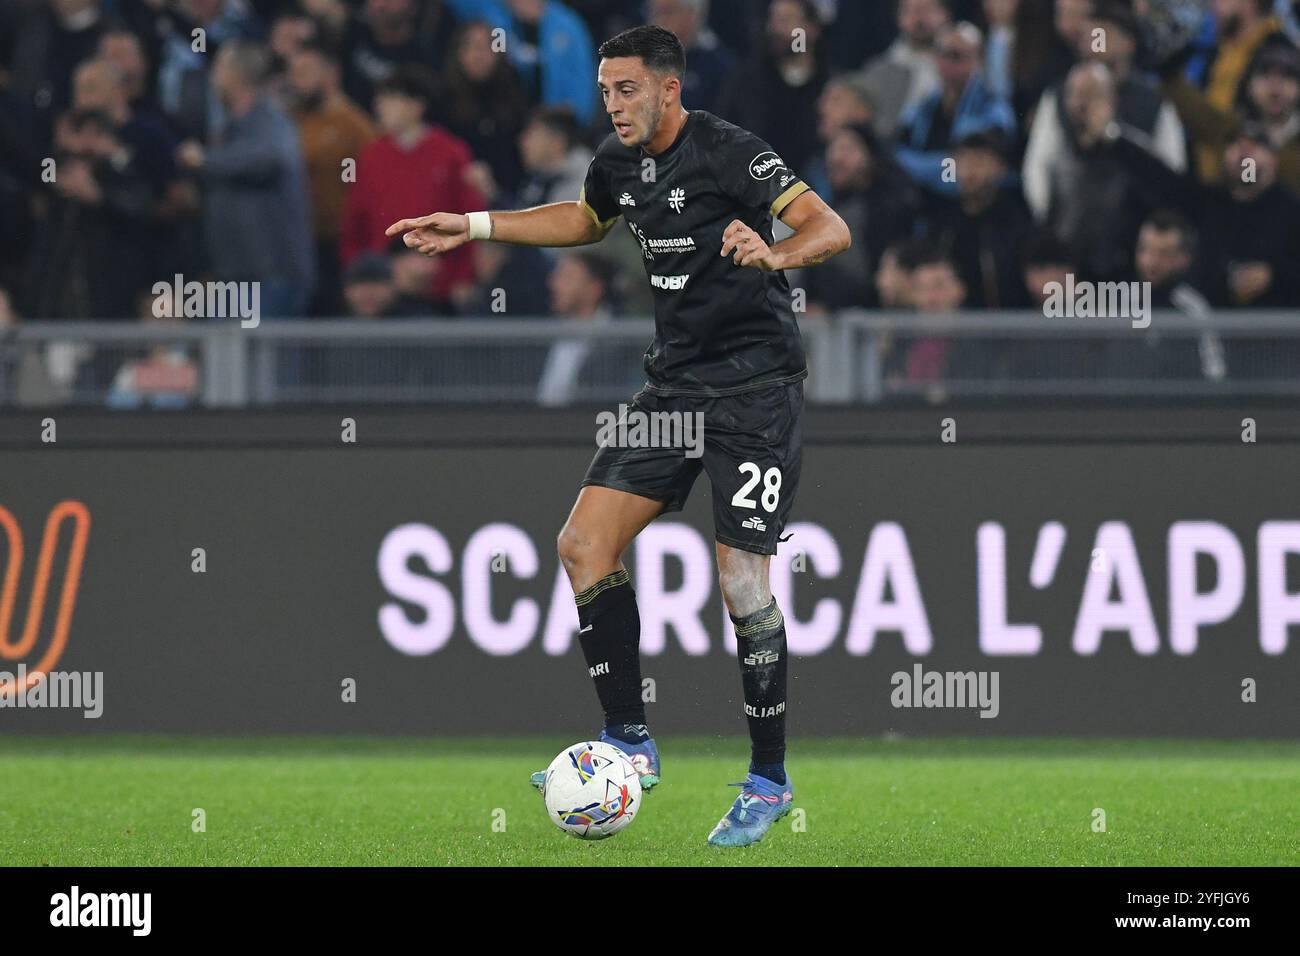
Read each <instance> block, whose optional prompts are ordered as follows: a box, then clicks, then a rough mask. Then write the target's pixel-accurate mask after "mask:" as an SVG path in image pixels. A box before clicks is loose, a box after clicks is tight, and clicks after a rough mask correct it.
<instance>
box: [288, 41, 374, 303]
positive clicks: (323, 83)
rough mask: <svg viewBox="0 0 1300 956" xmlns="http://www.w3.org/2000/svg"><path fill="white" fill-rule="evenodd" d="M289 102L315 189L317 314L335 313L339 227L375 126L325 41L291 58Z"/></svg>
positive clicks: (311, 184) (338, 286)
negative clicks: (345, 85)
mask: <svg viewBox="0 0 1300 956" xmlns="http://www.w3.org/2000/svg"><path fill="white" fill-rule="evenodd" d="M287 93H288V94H289V97H288V98H289V101H290V103H291V104H292V106H293V115H294V120H295V121H296V122H297V124H298V137H299V140H300V141H301V143H302V154H303V160H304V162H305V164H306V169H307V183H308V186H309V188H310V190H311V207H312V231H313V233H312V237H313V239H314V241H315V245H316V252H315V256H316V295H315V300H314V305H313V308H312V312H313V313H314V314H317V315H321V314H332V313H333V312H335V311H336V310H337V309H338V308H339V306H340V304H341V303H340V300H339V290H340V284H339V269H340V267H339V253H338V243H339V226H340V223H341V222H342V219H343V204H344V202H345V200H346V198H347V192H348V189H349V188H351V187H350V184H351V182H352V181H353V180H354V178H355V177H354V176H348V175H347V173H348V172H349V168H348V164H351V165H352V167H353V168H352V169H351V172H353V173H355V168H354V167H355V164H356V162H357V160H358V159H359V157H360V156H361V154H362V153H363V152H364V150H365V148H366V147H367V146H369V145H370V143H371V141H372V140H374V138H375V135H376V131H375V126H374V124H373V123H372V122H371V121H370V117H369V115H367V114H366V112H365V111H364V110H362V109H361V108H360V107H359V106H357V105H356V104H355V103H353V102H352V101H351V100H350V99H348V98H347V96H346V95H345V94H344V93H343V90H342V87H341V83H340V70H339V65H338V62H337V61H336V60H335V59H334V58H333V57H332V56H331V55H330V53H329V52H328V51H327V50H326V49H325V48H324V47H323V46H321V45H319V44H313V43H308V44H305V45H303V46H302V47H300V48H299V49H298V51H297V52H295V53H292V54H291V58H290V60H289V76H288V88H287Z"/></svg>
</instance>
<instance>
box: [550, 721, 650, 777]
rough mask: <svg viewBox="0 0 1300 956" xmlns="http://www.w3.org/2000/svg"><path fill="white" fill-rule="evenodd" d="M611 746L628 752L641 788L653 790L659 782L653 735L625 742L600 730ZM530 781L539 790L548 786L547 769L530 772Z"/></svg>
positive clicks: (602, 736)
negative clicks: (631, 742)
mask: <svg viewBox="0 0 1300 956" xmlns="http://www.w3.org/2000/svg"><path fill="white" fill-rule="evenodd" d="M597 739H598V740H600V741H602V742H603V743H607V744H609V745H610V746H611V747H617V748H618V749H619V750H621V751H623V753H625V754H627V759H628V760H629V761H631V763H632V767H633V768H634V769H635V770H636V772H637V773H638V774H640V776H641V789H642V790H652V789H654V787H655V786H657V785H658V783H659V748H658V747H656V746H655V740H654V738H653V737H647V738H646V739H645V740H643V741H642V742H641V743H639V744H629V743H624V742H623V741H621V740H615V739H614V738H613V737H611V736H610V735H609V734H607V733H606V732H605V731H603V730H602V731H601V732H600V737H598V738H597ZM528 782H529V783H531V784H532V785H533V786H534V787H536V788H537V789H538V790H541V789H542V788H543V787H544V786H546V771H545V770H538V771H537V772H536V773H533V774H530V775H529V777H528Z"/></svg>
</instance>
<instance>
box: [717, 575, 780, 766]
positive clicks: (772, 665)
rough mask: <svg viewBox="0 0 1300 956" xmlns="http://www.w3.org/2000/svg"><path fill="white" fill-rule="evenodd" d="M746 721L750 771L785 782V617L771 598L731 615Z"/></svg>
mask: <svg viewBox="0 0 1300 956" xmlns="http://www.w3.org/2000/svg"><path fill="white" fill-rule="evenodd" d="M731 620H732V623H734V624H735V625H736V656H737V657H738V658H739V659H740V679H741V683H742V684H743V685H744V689H745V716H746V719H747V720H748V721H749V741H750V771H751V772H753V773H758V774H760V775H762V776H764V777H767V778H768V779H769V780H775V781H776V782H777V783H782V784H783V783H785V658H786V646H785V618H783V617H782V616H781V609H780V608H779V607H777V606H776V599H775V598H773V599H772V603H771V604H769V605H768V606H767V607H765V608H763V609H762V610H761V611H755V612H754V613H753V614H747V615H745V616H744V617H740V618H737V617H733V618H732V619H731Z"/></svg>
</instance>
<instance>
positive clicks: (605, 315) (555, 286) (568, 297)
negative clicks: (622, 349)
mask: <svg viewBox="0 0 1300 956" xmlns="http://www.w3.org/2000/svg"><path fill="white" fill-rule="evenodd" d="M613 284H614V270H613V269H612V267H611V266H610V264H609V262H608V261H606V260H605V259H603V258H602V257H601V256H599V255H596V254H595V253H590V252H575V253H569V254H568V255H566V256H565V257H564V258H562V259H560V261H559V262H558V263H556V265H555V269H554V270H553V271H552V272H551V277H550V279H549V281H548V286H549V289H550V294H551V314H552V315H554V316H557V317H560V318H567V319H579V320H581V321H583V322H591V323H604V322H608V321H609V320H610V318H611V316H612V315H613V307H612V305H611V303H610V299H611V296H612V293H613ZM599 351H600V350H599V349H597V347H596V345H595V343H594V342H593V341H592V340H591V339H588V338H565V339H560V340H558V341H557V342H555V344H554V345H552V346H551V348H550V351H549V352H548V353H547V356H546V365H545V367H544V368H543V369H542V377H541V380H540V382H539V384H538V386H537V403H538V404H539V405H543V406H556V405H568V404H570V403H571V402H572V401H573V399H574V397H575V396H576V395H577V392H578V386H579V380H580V379H583V378H588V377H590V375H591V373H592V372H593V371H595V369H589V368H588V366H589V365H591V364H594V363H592V362H591V360H592V359H593V358H595V357H596V356H597V353H598V352H599Z"/></svg>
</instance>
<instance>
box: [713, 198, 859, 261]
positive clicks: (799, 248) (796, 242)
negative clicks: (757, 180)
mask: <svg viewBox="0 0 1300 956" xmlns="http://www.w3.org/2000/svg"><path fill="white" fill-rule="evenodd" d="M781 221H782V222H784V223H785V224H786V225H787V226H789V227H790V228H791V229H793V230H794V235H793V236H790V237H789V238H788V239H783V240H781V241H780V242H778V243H777V244H776V245H774V246H769V245H768V244H767V243H766V242H765V241H763V237H762V236H760V235H759V234H758V233H757V232H755V231H754V230H753V229H751V228H749V226H747V225H745V224H744V223H743V222H741V221H740V220H739V219H734V220H732V222H731V225H729V226H727V228H726V230H725V231H724V232H723V233H722V255H723V256H724V257H725V256H731V257H732V260H731V261H732V262H734V263H735V264H736V265H738V266H749V267H751V268H754V269H762V270H763V271H764V272H775V271H777V270H778V269H800V268H803V267H804V266H815V265H817V264H818V263H820V262H825V261H826V260H827V259H829V258H831V257H832V256H837V255H839V254H840V253H841V252H843V251H844V250H845V249H847V248H848V247H849V246H850V245H851V244H852V241H853V240H852V237H851V236H850V235H849V227H848V226H847V225H845V224H844V220H843V219H841V218H840V217H839V214H838V213H837V212H836V211H835V210H834V209H832V208H831V207H830V206H828V205H826V203H824V202H823V201H822V199H821V197H820V196H818V195H817V194H816V193H815V192H813V191H812V190H808V191H807V192H805V193H803V194H802V195H800V196H798V197H796V198H795V199H794V201H793V202H791V203H790V204H789V205H788V206H786V207H785V209H783V210H782V211H781Z"/></svg>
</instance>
